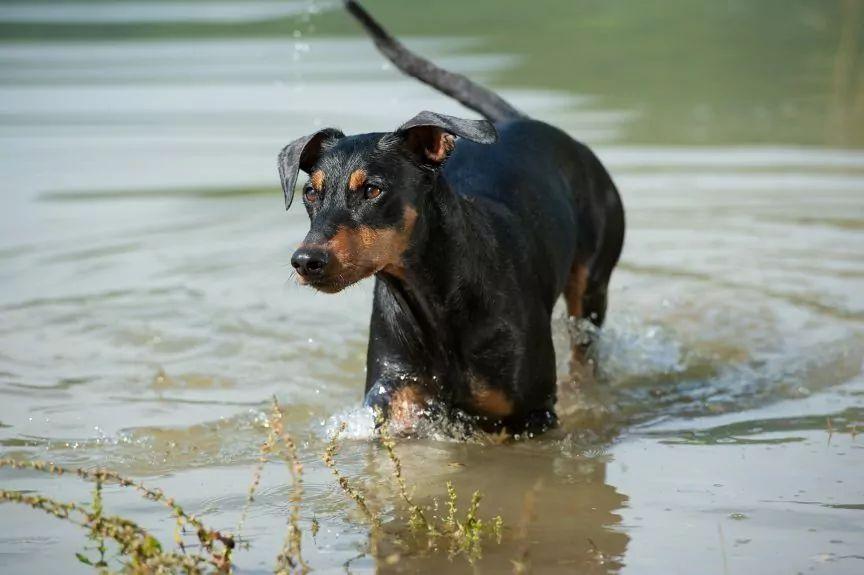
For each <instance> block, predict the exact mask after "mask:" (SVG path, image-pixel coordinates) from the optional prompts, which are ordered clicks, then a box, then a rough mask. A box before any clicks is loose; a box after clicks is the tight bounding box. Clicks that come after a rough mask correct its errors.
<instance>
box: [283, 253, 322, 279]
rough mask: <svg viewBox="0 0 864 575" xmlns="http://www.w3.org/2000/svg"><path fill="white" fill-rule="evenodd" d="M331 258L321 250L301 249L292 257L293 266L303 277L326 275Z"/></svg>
mask: <svg viewBox="0 0 864 575" xmlns="http://www.w3.org/2000/svg"><path fill="white" fill-rule="evenodd" d="M328 260H329V256H328V254H327V251H326V250H323V249H321V248H300V249H299V250H297V251H296V252H294V255H293V256H291V265H292V266H294V269H295V270H297V273H298V274H300V275H301V276H303V277H315V276H320V275H321V274H323V273H324V268H325V267H327V261H328Z"/></svg>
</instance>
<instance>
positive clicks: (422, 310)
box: [379, 173, 488, 367]
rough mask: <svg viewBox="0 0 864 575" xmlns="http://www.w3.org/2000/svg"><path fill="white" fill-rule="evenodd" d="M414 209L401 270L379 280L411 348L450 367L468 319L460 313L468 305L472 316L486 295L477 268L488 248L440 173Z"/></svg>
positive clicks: (466, 209)
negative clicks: (409, 334)
mask: <svg viewBox="0 0 864 575" xmlns="http://www.w3.org/2000/svg"><path fill="white" fill-rule="evenodd" d="M418 207H419V210H418V218H417V223H416V224H415V230H414V232H413V235H412V240H411V247H410V248H409V249H408V250H407V251H406V253H405V254H404V257H403V267H402V268H400V269H399V270H398V272H397V273H388V272H387V271H384V272H383V273H380V274H379V277H380V278H381V279H382V280H383V281H384V283H385V285H386V286H387V288H388V289H389V291H390V293H391V295H392V296H393V299H394V300H395V302H396V304H397V306H398V308H399V312H400V313H399V314H397V315H395V316H394V317H393V319H392V321H394V322H399V323H400V326H399V327H400V332H403V333H404V331H405V327H406V326H405V325H404V322H406V321H407V322H409V323H411V324H412V326H413V328H412V332H413V333H414V337H412V339H415V340H416V341H415V342H412V343H414V345H412V346H411V347H415V346H416V347H417V351H418V353H420V354H421V355H425V356H426V357H427V358H428V357H429V355H430V354H433V356H434V360H433V361H434V362H435V363H440V362H441V361H444V362H446V363H447V364H450V363H451V361H450V359H451V357H452V353H453V351H454V350H455V348H456V346H455V345H454V344H455V343H456V342H455V341H453V340H454V337H455V336H456V335H458V334H459V333H460V332H461V331H462V329H463V326H460V325H458V323H456V322H458V321H461V320H465V319H466V317H465V314H463V313H462V309H463V308H464V307H465V306H466V304H469V305H471V308H472V315H474V314H476V312H477V311H480V308H481V306H482V302H483V300H484V296H485V295H486V294H485V291H486V290H484V289H483V286H484V284H483V283H482V282H481V281H480V278H481V277H482V275H483V274H482V272H481V271H480V269H479V268H480V267H481V261H482V260H485V259H486V258H483V257H482V255H481V254H482V253H483V252H485V250H486V249H487V248H488V246H486V245H485V244H484V242H483V241H482V240H481V239H480V238H478V237H477V230H476V222H473V221H472V219H471V214H470V210H471V208H470V206H468V205H467V204H466V201H465V200H464V199H463V198H460V197H459V196H457V195H456V194H455V193H454V192H453V190H452V189H451V188H450V186H449V185H448V183H447V181H446V179H445V178H444V176H443V175H442V174H440V173H439V174H438V175H437V179H436V185H435V187H434V189H433V191H432V192H431V193H430V194H428V195H427V196H426V197H425V198H424V200H423V203H422V205H421V206H418ZM478 240H479V241H478ZM468 258H470V259H471V261H466V260H467V259H468ZM454 323H455V325H454ZM442 367H443V366H442Z"/></svg>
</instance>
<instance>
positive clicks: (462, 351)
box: [280, 2, 624, 431]
mask: <svg viewBox="0 0 864 575" xmlns="http://www.w3.org/2000/svg"><path fill="white" fill-rule="evenodd" d="M347 4H348V7H349V9H350V10H351V11H352V14H354V15H355V16H358V17H359V18H360V19H361V22H363V24H364V26H366V28H367V30H370V32H372V33H374V34H376V35H377V36H376V42H377V43H378V45H379V47H380V46H381V45H382V44H388V43H392V42H395V41H393V40H392V38H390V37H389V35H386V36H383V37H382V36H381V34H386V33H383V30H382V29H381V27H380V26H379V25H378V24H377V23H375V22H374V20H372V19H371V17H370V16H369V15H368V14H366V13H365V12H364V11H362V9H361V8H360V7H359V6H358V5H357V4H356V3H355V2H348V3H347ZM399 50H401V52H399V54H400V55H404V53H405V51H404V48H403V47H401V46H400V47H399ZM385 53H387V54H388V55H391V56H392V50H391V53H388V52H387V51H385ZM412 57H413V58H416V57H414V56H413V55H412ZM424 62H425V61H424ZM427 64H428V63H427ZM428 65H429V66H432V65H431V64H428ZM431 77H432V78H433V79H434V78H438V79H440V78H442V76H431ZM443 78H445V80H446V78H447V77H446V76H444V77H443ZM427 81H431V80H428V77H427ZM465 81H466V82H469V83H470V81H467V79H465ZM436 86H437V85H436ZM471 86H475V85H473V84H471ZM439 87H440V86H439ZM462 88H465V85H464V83H463V84H462ZM469 88H470V87H469ZM442 90H443V91H445V92H446V93H452V90H451V91H449V92H448V90H446V89H444V88H442ZM480 90H481V92H479V94H480V96H479V97H480V100H481V102H480V103H476V102H475V105H474V106H472V107H474V108H475V109H478V110H486V109H487V108H488V104H489V101H490V100H489V96H488V94H491V92H488V91H487V90H485V89H480ZM472 93H474V92H472V89H463V91H462V92H461V94H462V95H463V97H465V98H471V94H472ZM493 96H494V95H493ZM494 99H495V101H496V102H503V100H501V99H500V98H499V97H498V96H494ZM463 103H464V102H463ZM469 105H470V104H469ZM506 108H509V109H510V110H514V109H512V107H509V105H506V103H505V106H503V107H502V106H501V105H497V104H496V106H495V110H497V112H495V113H494V114H490V116H491V117H492V119H497V120H499V121H497V122H496V123H495V126H494V127H493V126H492V125H491V124H490V123H489V122H485V121H476V120H475V121H472V120H460V119H457V118H451V117H448V116H442V115H438V114H433V113H430V112H423V113H421V114H420V115H418V116H417V117H415V118H414V119H413V120H411V121H409V122H407V123H406V124H404V125H403V126H402V127H400V128H399V129H397V130H396V131H395V132H392V133H377V134H363V135H358V136H343V135H342V134H341V133H340V132H338V131H335V130H331V131H322V132H318V133H316V134H314V135H313V136H310V137H308V138H304V139H301V140H297V141H296V142H294V143H292V144H290V145H289V146H288V147H286V149H285V150H286V151H283V153H282V154H281V155H280V173H281V176H282V181H283V186H285V194H286V199H289V198H290V196H291V194H292V193H293V180H295V179H296V173H297V169H298V168H299V169H302V170H304V171H306V172H309V173H312V172H314V171H317V170H321V171H322V173H323V174H324V182H325V185H324V186H323V189H322V190H320V191H316V190H313V189H312V188H311V183H307V184H306V188H305V190H306V193H304V204H305V205H306V207H307V210H308V212H309V215H310V220H311V229H310V232H309V235H307V238H306V240H305V241H304V245H303V246H302V247H301V249H300V250H298V253H299V254H301V255H308V254H306V253H303V250H310V249H316V250H319V251H321V250H323V253H322V254H319V255H320V257H323V258H324V260H322V261H323V262H324V263H323V267H322V268H321V270H320V271H319V270H316V274H314V277H312V276H313V274H309V275H308V276H306V277H305V278H304V279H305V281H306V283H309V284H311V285H313V286H315V287H318V288H319V289H322V290H323V291H330V292H332V291H338V290H339V289H341V288H342V287H345V285H349V284H350V283H353V281H357V280H358V279H361V277H363V276H364V274H365V275H369V274H372V273H374V274H375V275H376V280H375V297H374V304H373V310H372V320H371V327H370V341H369V347H368V357H367V375H366V404H367V405H372V406H378V407H381V408H382V409H383V410H384V411H385V413H386V412H387V411H388V409H389V407H390V404H391V401H392V398H393V397H394V395H396V394H397V393H398V392H399V391H400V390H402V389H403V388H405V387H406V386H411V387H415V388H419V389H421V390H422V392H423V393H422V395H424V396H428V397H431V398H434V399H435V400H437V401H436V404H437V405H443V406H446V409H455V410H459V411H461V412H463V413H467V414H469V415H473V416H476V417H477V420H478V422H479V423H480V424H481V425H482V426H483V427H486V428H492V429H497V428H501V427H506V428H507V429H508V430H510V431H520V430H525V429H531V430H541V429H545V428H547V427H549V426H552V425H554V424H555V421H556V418H555V410H554V406H555V397H556V369H555V354H554V350H553V346H552V330H551V314H552V309H553V306H554V305H555V302H556V301H557V299H558V297H559V296H560V295H561V294H562V292H563V291H564V290H565V287H566V286H567V284H568V282H572V281H573V270H574V269H575V267H576V266H579V265H583V266H585V267H586V268H587V283H586V284H585V291H584V296H583V297H582V298H581V302H582V316H583V317H585V318H588V319H591V320H592V321H594V322H595V323H596V324H597V325H600V324H601V323H602V321H603V318H604V316H605V311H606V291H607V284H608V281H609V277H610V274H611V273H612V269H613V268H614V266H615V264H616V263H617V261H618V256H619V254H620V252H621V247H622V244H623V238H624V213H623V208H622V205H621V201H620V198H619V196H618V193H617V191H616V188H615V186H614V184H613V183H612V180H611V178H610V176H609V174H608V173H607V172H606V170H605V169H604V168H603V166H602V164H601V163H600V161H599V160H598V159H597V158H596V156H595V155H594V154H593V153H592V152H591V151H590V150H589V149H588V148H587V147H586V146H585V145H583V144H581V143H579V142H577V141H575V140H573V139H572V138H571V137H570V136H568V135H567V134H565V133H564V132H562V131H560V130H558V129H557V128H554V127H552V126H549V125H547V124H544V123H542V122H539V121H536V120H531V119H528V118H525V117H524V116H522V115H521V114H519V113H516V112H515V110H514V113H512V114H511V113H509V112H508V113H499V112H500V111H501V110H503V109H506ZM502 117H503V118H504V119H503V120H502ZM496 128H497V141H496ZM322 134H323V135H322ZM454 137H460V138H462V139H460V140H459V141H458V145H455V148H453V138H454ZM471 140H473V141H471ZM310 144H311V145H310ZM451 149H452V151H451ZM357 170H362V172H363V174H365V175H366V180H365V181H366V185H365V187H364V188H363V191H359V190H356V189H355V190H351V189H349V182H350V181H351V174H352V173H354V172H355V171H357ZM376 190H380V194H376V193H375V191H376ZM288 201H289V203H290V200H288ZM411 213H414V214H416V218H414V219H413V220H411V221H408V220H409V219H410V218H407V216H406V214H409V215H410V214H411ZM406 218H407V219H406ZM409 224H410V227H409ZM340 230H341V233H353V232H358V231H365V232H367V235H368V234H369V233H373V232H374V233H373V235H374V237H378V235H375V234H378V233H383V232H386V231H388V230H389V231H390V232H392V234H391V235H389V236H387V237H395V238H401V237H402V236H401V235H399V234H407V235H406V236H405V237H408V238H409V241H408V243H407V245H406V246H404V249H403V250H401V251H400V252H399V259H398V263H397V264H394V263H393V262H392V261H391V260H388V262H390V263H389V264H388V265H386V266H384V265H383V264H382V265H381V267H380V269H379V268H377V267H376V265H378V264H376V265H369V266H366V265H365V264H364V266H365V267H363V266H361V267H363V269H362V270H360V271H356V270H355V269H354V268H352V267H351V266H355V264H356V262H354V261H352V262H349V263H348V264H346V263H345V262H342V263H341V264H340V265H341V267H340V268H339V270H336V269H335V268H334V267H333V266H334V265H336V264H333V262H332V257H329V255H328V254H330V255H332V253H331V252H333V253H335V251H334V250H336V248H334V247H333V244H334V242H336V240H335V239H334V238H336V237H337V234H339V233H340ZM408 232H410V233H408ZM351 237H353V236H351ZM358 237H359V236H358ZM382 237H383V236H382ZM340 245H341V244H340ZM364 245H365V244H364ZM394 245H395V244H394ZM400 245H401V244H400ZM310 246H311V247H310ZM321 246H323V247H321ZM374 249H378V247H375V248H370V249H369V250H368V251H370V252H371V251H373V250H374ZM361 255H362V252H361ZM295 257H296V256H295ZM316 257H318V256H316ZM346 266H347V267H346ZM355 267H356V266H355ZM340 270H341V271H340ZM346 270H347V271H346ZM361 272H362V273H361ZM349 280H350V281H349ZM478 389H480V390H481V391H483V392H486V393H494V395H495V397H496V398H498V399H499V403H500V401H501V400H504V401H505V403H506V404H507V406H508V408H509V409H507V410H506V412H500V413H499V412H495V410H493V412H491V413H490V411H489V410H488V409H484V408H483V405H482V404H483V401H481V400H480V399H482V398H479V399H478Z"/></svg>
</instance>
